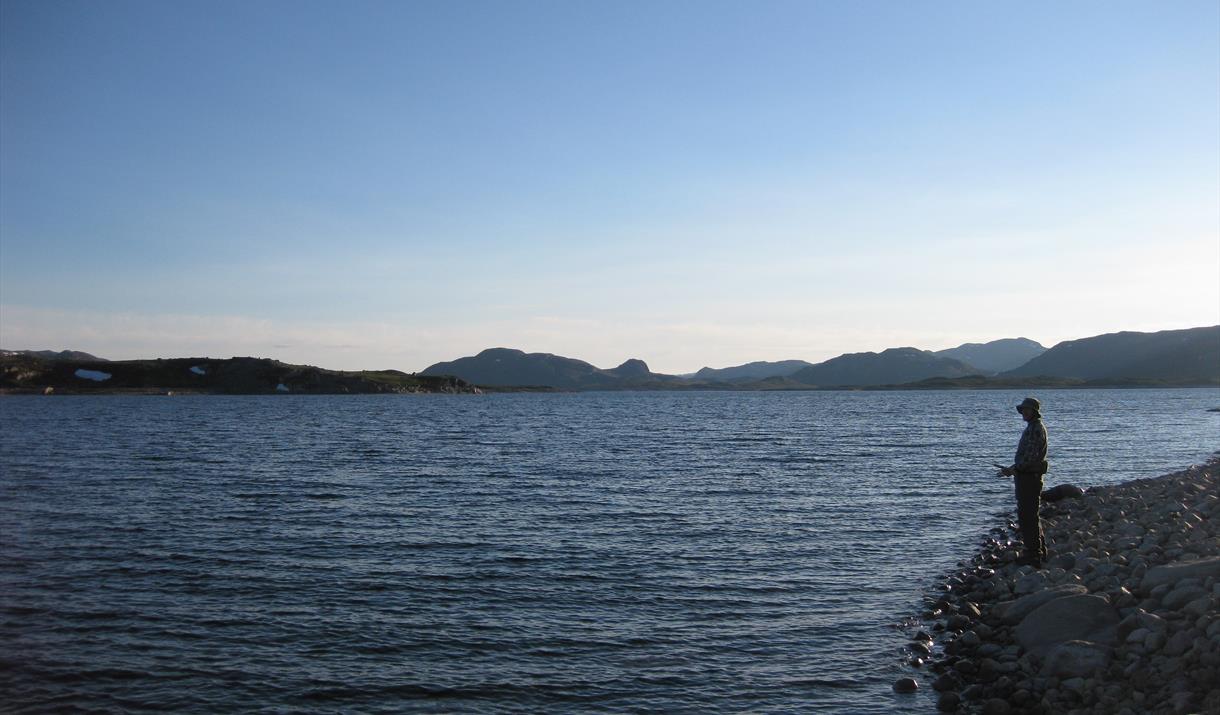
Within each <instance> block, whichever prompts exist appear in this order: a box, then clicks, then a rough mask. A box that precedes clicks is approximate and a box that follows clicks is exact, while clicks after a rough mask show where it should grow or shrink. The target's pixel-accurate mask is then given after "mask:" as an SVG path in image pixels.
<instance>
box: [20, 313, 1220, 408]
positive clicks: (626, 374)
mask: <svg viewBox="0 0 1220 715" xmlns="http://www.w3.org/2000/svg"><path fill="white" fill-rule="evenodd" d="M99 374H106V375H110V376H111V377H106V378H104V379H103V380H102V381H101V382H98V381H97V380H98V375H99ZM82 375H84V376H83V377H82ZM281 385H282V386H283V389H281V388H280V386H281ZM475 385H478V386H480V387H483V388H492V389H497V388H498V389H507V390H522V389H541V390H691V389H694V390H810V389H845V388H850V389H857V388H858V389H878V388H882V389H883V388H892V387H902V388H910V389H948V388H968V389H969V388H1014V387H1022V386H1040V387H1075V386H1090V385H1096V386H1124V385H1126V386H1156V385H1164V386H1177V385H1212V386H1220V325H1215V326H1210V327H1202V328H1190V329H1186V330H1164V331H1160V332H1156V333H1137V332H1120V333H1109V334H1106V335H1097V336H1093V337H1089V338H1082V339H1080V340H1069V341H1066V342H1062V343H1059V344H1058V345H1055V346H1054V347H1052V348H1050V349H1047V348H1045V347H1043V346H1042V345H1039V344H1038V343H1036V342H1034V341H1033V340H1029V339H1027V338H1007V339H1003V340H995V341H992V342H989V343H966V344H965V345H961V346H958V347H956V348H950V349H948V350H939V351H935V352H933V351H928V350H920V349H917V348H913V347H900V348H890V349H888V350H883V351H881V352H877V353H873V352H863V353H848V354H845V355H840V356H838V357H835V358H831V359H829V360H826V361H824V362H820V363H810V362H807V361H804V360H783V361H776V362H765V361H762V362H751V363H746V364H744V365H735V366H730V367H724V368H711V367H705V368H703V369H701V370H699V371H698V372H696V373H693V374H690V375H666V374H661V373H654V372H652V371H651V370H650V369H649V367H648V364H647V363H645V362H644V361H643V360H639V359H630V360H626V361H624V362H623V363H622V364H621V365H619V366H617V367H613V368H605V369H603V368H599V367H596V366H594V365H592V364H590V363H587V362H585V361H583V360H577V359H575V358H570V357H563V356H560V355H552V354H550V353H526V352H523V351H521V350H514V349H510V348H490V349H488V350H484V351H482V352H480V353H478V354H477V355H472V356H469V357H462V358H458V359H457V360H452V361H447V362H439V363H436V364H435V365H432V366H430V367H428V368H427V369H425V370H423V371H422V372H420V373H418V374H417V375H416V374H411V375H408V374H406V373H402V372H398V371H395V370H382V371H359V372H341V371H332V370H323V369H321V368H317V367H312V366H308V365H286V364H284V363H280V362H277V361H274V360H265V359H257V360H256V359H253V358H231V359H229V360H212V359H208V358H171V359H165V360H160V359H159V360H124V361H115V362H107V361H105V360H103V359H102V358H98V357H95V356H93V355H90V354H88V353H81V352H77V351H71V350H64V351H59V352H56V351H49V350H44V351H33V350H0V391H6V390H7V391H42V390H43V389H45V388H47V387H51V388H54V389H56V390H59V391H80V392H93V391H99V390H108V389H110V390H113V389H138V390H156V389H170V388H172V389H174V390H189V391H199V392H228V393H246V392H251V393H259V392H268V391H284V390H285V389H286V390H291V391H292V392H315V393H347V392H463V391H477V389H476V388H475V387H474V386H475Z"/></svg>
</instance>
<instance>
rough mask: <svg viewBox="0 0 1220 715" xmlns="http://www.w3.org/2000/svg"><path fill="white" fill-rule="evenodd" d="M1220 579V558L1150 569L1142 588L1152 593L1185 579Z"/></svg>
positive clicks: (1145, 575) (1141, 584) (1141, 585)
mask: <svg viewBox="0 0 1220 715" xmlns="http://www.w3.org/2000/svg"><path fill="white" fill-rule="evenodd" d="M1209 577H1211V578H1220V556H1217V557H1213V558H1210V559H1200V560H1198V561H1191V562H1189V563H1179V564H1168V565H1166V566H1156V567H1154V568H1150V569H1148V573H1146V574H1144V580H1143V582H1141V583H1140V588H1141V589H1143V590H1144V591H1151V590H1152V589H1153V588H1156V587H1157V586H1160V585H1161V584H1169V583H1177V582H1178V581H1180V580H1182V579H1184V578H1198V579H1206V578H1209Z"/></svg>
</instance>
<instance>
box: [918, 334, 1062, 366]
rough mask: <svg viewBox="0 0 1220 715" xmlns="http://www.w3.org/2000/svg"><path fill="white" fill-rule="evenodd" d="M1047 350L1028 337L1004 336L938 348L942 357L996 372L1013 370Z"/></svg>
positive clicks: (938, 353) (937, 353) (938, 352)
mask: <svg viewBox="0 0 1220 715" xmlns="http://www.w3.org/2000/svg"><path fill="white" fill-rule="evenodd" d="M1044 352H1046V348H1045V347H1043V346H1042V344H1040V343H1037V342H1035V341H1033V340H1030V339H1028V338H1004V339H1003V340H992V341H991V342H989V343H966V344H965V345H959V346H957V347H955V348H949V349H948V350H937V351H936V353H935V354H936V355H939V356H940V357H946V358H952V359H954V360H961V361H962V362H964V363H966V364H967V365H973V366H974V367H977V368H978V369H979V370H980V371H982V372H984V373H988V374H995V373H999V372H1005V371H1007V370H1013V369H1015V368H1018V367H1020V366H1022V365H1024V364H1025V363H1027V362H1029V361H1030V360H1032V359H1033V358H1036V357H1038V356H1039V355H1041V354H1042V353H1044Z"/></svg>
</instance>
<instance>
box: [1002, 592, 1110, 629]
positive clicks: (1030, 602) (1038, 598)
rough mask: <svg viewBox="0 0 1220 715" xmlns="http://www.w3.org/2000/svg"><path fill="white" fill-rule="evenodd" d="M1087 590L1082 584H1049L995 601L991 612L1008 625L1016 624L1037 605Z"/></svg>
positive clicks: (1076, 594)
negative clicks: (1012, 598)
mask: <svg viewBox="0 0 1220 715" xmlns="http://www.w3.org/2000/svg"><path fill="white" fill-rule="evenodd" d="M1088 592H1089V590H1088V589H1087V588H1085V587H1084V586H1079V585H1076V584H1063V585H1062V586H1051V587H1050V588H1046V589H1043V590H1041V591H1038V592H1037V593H1031V594H1029V595H1027V596H1022V597H1021V598H1018V599H1016V600H1015V601H1004V602H1003V603H997V604H996V605H995V607H994V608H993V609H992V613H994V614H995V615H997V616H999V618H1000V620H1001V621H1003V622H1004V623H1006V624H1008V625H1010V626H1011V625H1016V624H1017V623H1020V622H1021V621H1022V620H1024V619H1025V617H1026V616H1028V615H1029V614H1030V613H1032V612H1033V611H1035V610H1036V609H1037V608H1038V607H1039V606H1042V605H1044V604H1046V603H1049V602H1051V601H1054V600H1055V599H1057V598H1064V597H1066V596H1078V595H1082V594H1086V593H1088Z"/></svg>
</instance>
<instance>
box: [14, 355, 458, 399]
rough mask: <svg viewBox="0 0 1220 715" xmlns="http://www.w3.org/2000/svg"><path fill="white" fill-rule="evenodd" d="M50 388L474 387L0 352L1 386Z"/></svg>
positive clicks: (370, 373) (331, 390) (409, 378)
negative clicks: (0, 353) (70, 358)
mask: <svg viewBox="0 0 1220 715" xmlns="http://www.w3.org/2000/svg"><path fill="white" fill-rule="evenodd" d="M48 388H50V390H49V391H51V392H54V393H68V394H71V393H98V392H147V393H159V392H162V393H163V392H171V391H179V392H188V393H189V392H197V393H219V394H239V395H248V394H277V393H305V394H362V393H387V392H391V393H404V392H449V393H458V392H466V393H473V392H478V390H477V389H476V388H475V387H474V386H472V385H470V384H468V383H466V382H463V381H462V380H459V379H457V378H454V377H450V376H436V377H422V376H418V375H408V374H407V373H404V372H399V371H397V370H362V371H359V372H343V371H338V370H324V369H322V368H320V367H314V366H312V365H289V364H287V363H282V362H280V361H278V360H268V359H265V358H250V357H241V358H228V359H225V360H217V359H212V358H171V359H166V360H116V361H113V362H110V361H105V360H63V359H56V360H46V359H44V358H40V357H36V356H34V355H4V356H0V391H5V392H39V393H41V392H46V391H48Z"/></svg>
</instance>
